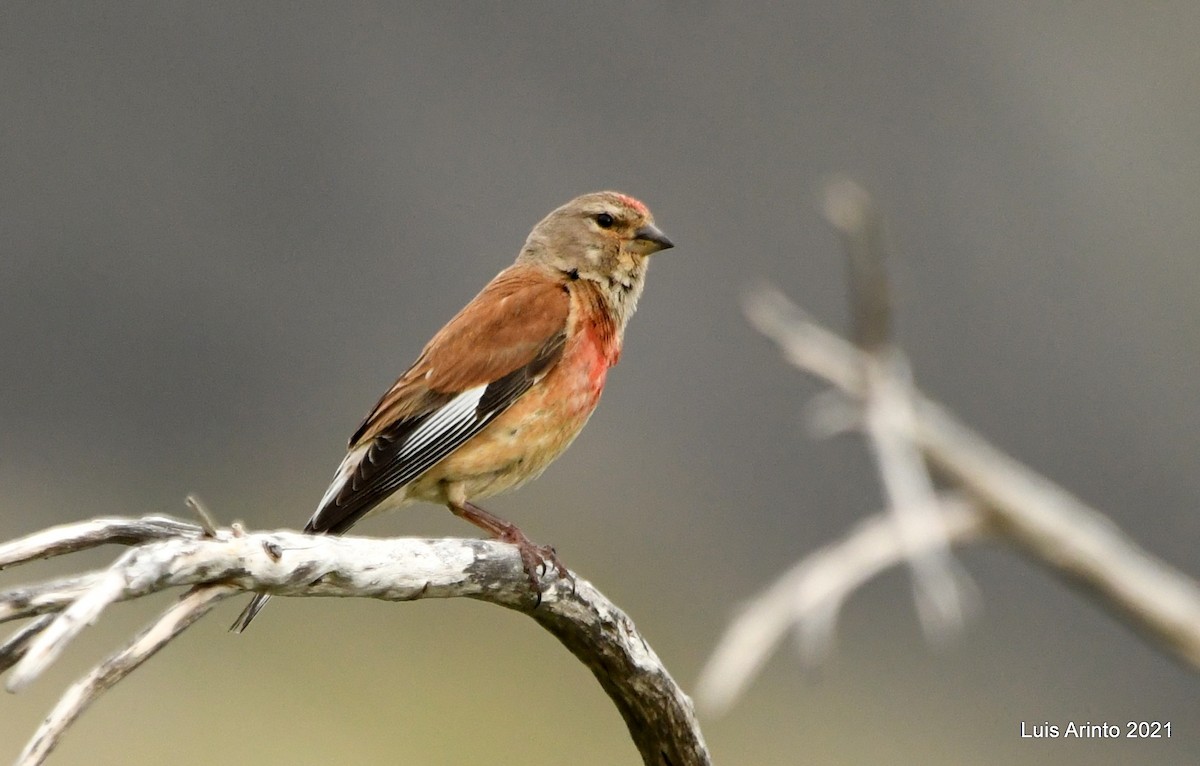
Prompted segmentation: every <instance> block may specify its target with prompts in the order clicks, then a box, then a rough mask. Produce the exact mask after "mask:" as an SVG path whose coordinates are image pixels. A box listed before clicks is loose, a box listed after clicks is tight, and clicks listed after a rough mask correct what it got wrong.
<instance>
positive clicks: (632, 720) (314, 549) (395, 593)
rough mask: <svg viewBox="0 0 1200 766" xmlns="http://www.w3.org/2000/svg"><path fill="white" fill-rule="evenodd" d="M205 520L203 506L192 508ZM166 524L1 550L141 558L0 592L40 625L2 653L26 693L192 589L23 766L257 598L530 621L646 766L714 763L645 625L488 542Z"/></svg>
mask: <svg viewBox="0 0 1200 766" xmlns="http://www.w3.org/2000/svg"><path fill="white" fill-rule="evenodd" d="M194 507H196V508H197V510H200V509H202V506H194ZM201 518H202V520H203V521H204V523H203V524H202V525H199V526H197V525H191V524H186V523H184V522H179V521H176V520H173V519H166V518H162V517H146V518H144V519H96V520H92V521H87V522H81V523H78V524H70V525H65V526H61V527H56V528H52V529H47V530H44V531H41V532H38V533H35V534H32V535H29V536H27V537H24V538H21V539H18V540H14V541H11V542H8V543H4V544H0V569H3V568H5V567H10V566H15V565H19V564H23V563H27V562H30V561H34V560H37V559H41V558H47V557H50V556H59V555H64V554H70V553H74V552H78V551H82V550H86V549H88V548H92V547H96V546H99V545H103V544H106V543H121V544H126V545H132V546H134V547H132V548H131V549H130V550H129V551H127V552H126V553H125V554H123V555H122V556H120V557H119V558H118V559H117V561H116V562H115V563H113V564H112V565H111V566H110V567H109V568H107V569H106V570H103V571H99V572H92V573H87V574H84V575H81V576H72V577H67V578H61V579H58V580H54V581H51V582H47V583H40V584H35V585H21V586H17V587H14V588H10V589H8V590H6V591H3V592H0V622H3V621H8V620H15V619H21V618H34V619H33V620H32V621H31V622H30V623H28V624H27V625H25V626H24V627H22V628H21V629H19V630H18V631H17V632H16V633H14V634H13V635H12V636H11V637H10V638H9V639H8V640H6V641H5V642H4V643H3V644H0V671H3V670H9V677H8V680H7V688H8V689H9V691H18V690H20V689H21V688H23V687H25V686H26V685H28V684H29V683H30V682H32V681H33V680H34V679H35V678H37V677H38V676H39V675H40V674H42V673H43V672H44V671H45V670H46V668H47V667H49V666H50V665H51V663H53V662H54V661H55V659H57V658H58V657H59V655H60V654H61V653H62V651H63V650H64V649H65V648H66V646H67V644H68V643H69V642H70V641H71V640H72V639H74V638H75V637H76V636H77V635H78V634H79V633H80V632H81V631H82V630H83V628H85V627H87V626H88V625H91V624H94V623H95V622H96V621H97V620H98V619H99V617H100V616H101V614H102V613H103V612H104V610H105V609H106V608H107V607H108V606H109V605H111V604H112V603H114V602H116V601H123V600H128V599H136V598H141V597H144V596H148V595H151V594H153V593H156V592H159V591H162V590H165V589H168V588H173V587H178V586H187V585H190V586H193V587H192V588H191V589H190V590H189V591H188V592H187V593H186V594H185V595H184V596H183V597H182V598H181V599H180V600H178V601H177V602H176V603H175V604H173V605H172V606H171V607H170V608H168V609H167V610H166V611H165V612H164V613H163V614H162V615H161V616H160V617H159V618H158V620H156V621H155V622H154V623H152V624H151V625H149V626H148V627H147V628H146V629H145V630H144V631H142V632H141V633H140V634H139V635H137V636H136V637H135V638H133V639H132V640H131V641H130V642H129V643H128V644H127V645H126V646H124V647H123V648H122V649H121V650H119V651H118V652H116V653H114V654H112V655H111V656H109V657H108V658H107V659H105V660H104V661H102V662H101V663H100V664H98V665H97V666H96V667H95V668H93V669H92V670H91V671H90V672H89V673H87V674H86V675H85V676H84V677H83V678H82V679H80V680H79V681H78V682H76V683H75V684H74V685H72V686H71V687H70V688H69V689H68V690H67V692H66V693H65V694H64V695H63V696H62V698H61V699H60V700H59V703H58V704H57V705H56V706H55V708H54V710H53V711H52V712H51V713H50V715H49V716H47V718H46V719H45V721H44V722H43V723H42V725H41V726H40V727H39V729H38V731H37V732H36V733H35V735H34V736H33V738H32V739H31V740H30V741H29V743H28V745H27V746H26V748H25V750H24V751H23V752H22V753H21V755H20V756H19V757H18V760H17V763H18V764H20V766H31V765H32V764H40V763H42V762H44V761H45V759H46V757H47V756H48V755H49V754H50V752H51V750H53V748H54V747H55V745H57V744H58V742H59V740H60V738H61V737H62V735H63V734H64V733H65V731H66V729H67V728H68V727H69V726H70V725H71V723H72V722H73V721H74V720H75V719H76V718H78V716H79V715H80V713H82V712H83V710H84V709H86V708H87V706H88V705H90V704H91V703H92V702H93V701H95V699H96V698H97V697H99V696H100V695H101V694H102V693H103V692H104V691H105V690H106V689H108V688H109V687H111V686H112V685H114V684H115V683H117V682H118V681H120V680H121V679H122V678H124V677H125V676H127V675H128V674H129V673H130V672H132V671H133V670H134V669H136V668H137V667H138V666H139V665H141V664H142V663H143V662H144V661H145V660H147V659H149V658H150V657H151V656H152V655H153V654H154V653H155V652H157V651H158V650H159V649H161V648H162V647H163V646H165V645H166V644H167V643H168V642H170V641H171V640H172V639H174V638H175V637H176V636H178V635H179V634H180V633H182V632H183V630H185V629H186V628H187V627H188V626H189V625H191V624H192V623H193V622H195V621H196V620H198V619H199V618H200V617H202V616H204V615H205V614H206V613H207V612H208V611H209V610H210V609H211V608H212V607H213V606H214V605H215V604H216V603H217V602H218V601H220V600H222V599H224V598H227V597H229V596H232V595H236V594H238V593H240V592H242V591H245V590H261V591H264V592H269V593H272V594H276V595H284V596H347V597H349V596H359V597H370V598H377V599H382V600H385V601H410V600H417V599H422V598H460V597H465V598H473V599H478V600H481V601H487V602H489V603H493V604H496V605H499V606H504V607H507V608H509V609H514V610H517V611H521V612H524V613H526V614H528V615H529V616H531V617H532V618H533V619H534V620H535V621H536V622H538V623H539V624H540V625H542V626H543V627H544V628H545V629H546V630H548V631H549V632H550V633H552V634H553V635H554V636H555V637H557V638H558V639H559V641H561V642H562V643H563V645H564V646H566V647H567V648H568V649H569V650H570V651H571V652H572V653H573V654H574V655H575V656H576V657H577V658H578V659H579V660H580V661H581V662H582V663H583V664H584V665H585V666H587V667H588V669H590V670H591V671H592V672H593V674H594V675H595V676H596V678H597V680H599V681H600V684H601V686H602V687H603V688H604V690H605V691H606V692H607V693H608V695H609V697H610V698H611V699H612V701H613V703H614V704H615V705H616V707H617V709H618V710H619V711H620V713H621V716H622V717H623V718H624V719H625V722H626V724H627V725H628V727H629V732H630V736H631V737H632V738H633V740H634V743H635V745H636V746H637V748H638V751H639V752H640V753H641V755H642V760H643V762H644V763H646V764H648V765H652V766H668V765H669V764H674V765H675V766H680V765H695V766H704V765H705V764H708V763H709V762H710V759H709V755H708V751H707V749H706V746H705V744H704V739H703V737H702V735H701V733H700V728H699V725H698V724H697V722H696V719H695V716H694V714H693V711H692V704H691V701H690V700H689V699H688V697H687V696H686V695H685V694H684V693H683V692H682V690H680V688H679V687H678V686H677V685H676V684H675V682H674V680H673V679H672V678H671V675H670V674H669V673H668V672H667V670H666V668H665V667H664V666H663V664H662V662H661V661H660V660H659V659H658V656H657V655H656V654H655V653H654V650H653V649H651V648H650V645H649V644H648V643H646V641H645V640H644V639H643V638H642V637H641V635H640V634H639V633H638V631H637V629H636V628H635V626H634V624H633V622H632V621H631V620H630V619H629V618H628V617H627V616H626V615H625V614H624V613H623V612H622V611H621V610H620V609H618V608H617V607H616V606H615V605H613V604H612V603H611V602H610V601H609V600H608V599H607V598H605V597H604V595H603V594H601V593H600V592H599V591H598V590H596V589H595V588H594V587H593V586H592V585H591V584H590V583H588V582H587V581H586V580H582V579H579V578H574V579H573V580H571V579H567V578H564V579H558V578H556V577H554V576H553V575H547V574H544V575H543V578H542V583H541V586H542V594H541V603H540V605H538V606H536V607H535V606H534V605H535V603H537V594H536V593H534V592H533V591H532V587H531V585H530V583H529V579H528V576H527V575H526V574H525V573H524V569H523V566H522V564H521V560H520V556H519V554H517V552H516V549H515V548H514V547H513V546H511V545H507V544H504V543H498V542H493V541H488V540H461V539H438V540H423V539H415V538H398V539H388V540H373V539H372V540H368V539H362V538H345V537H343V538H333V537H319V536H312V535H304V534H299V533H295V532H286V531H277V532H269V533H247V532H244V531H242V530H241V529H240V528H237V527H235V528H232V529H219V528H215V527H214V526H213V525H212V523H211V519H210V518H209V517H208V516H207V514H204V513H202V514H201Z"/></svg>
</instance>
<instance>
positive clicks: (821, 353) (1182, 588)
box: [700, 289, 1200, 709]
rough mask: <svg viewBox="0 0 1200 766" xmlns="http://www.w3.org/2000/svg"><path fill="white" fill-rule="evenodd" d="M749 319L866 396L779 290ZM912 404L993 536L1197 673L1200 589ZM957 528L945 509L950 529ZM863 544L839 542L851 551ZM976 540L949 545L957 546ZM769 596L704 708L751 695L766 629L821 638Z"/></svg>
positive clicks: (843, 361)
mask: <svg viewBox="0 0 1200 766" xmlns="http://www.w3.org/2000/svg"><path fill="white" fill-rule="evenodd" d="M746 314H747V316H748V317H749V319H750V321H751V323H752V324H754V326H755V327H757V328H758V329H759V331H761V332H762V333H763V334H765V335H767V336H768V337H769V338H771V339H773V340H774V341H775V342H776V343H777V344H778V345H779V347H780V350H781V351H782V352H783V354H784V357H785V358H786V359H787V360H788V361H789V362H791V363H792V364H793V365H794V366H795V367H797V368H799V369H801V370H804V371H806V372H809V373H811V374H814V375H816V376H818V377H821V378H824V379H825V380H827V381H828V382H830V383H832V384H833V385H834V386H836V387H837V388H838V389H839V390H840V391H841V392H842V393H843V394H845V395H847V396H850V397H852V398H855V399H859V400H861V399H862V398H863V396H864V395H865V393H866V383H865V381H864V375H863V372H862V371H863V352H862V351H861V350H860V349H858V348H856V347H855V346H854V345H852V344H850V343H848V342H847V341H845V340H843V339H842V338H840V337H838V335H837V334H836V333H834V332H833V331H831V330H829V329H827V328H825V327H822V326H821V325H819V324H818V323H816V322H815V321H813V320H812V319H811V318H810V317H809V316H808V315H807V314H806V313H805V312H804V311H802V310H801V309H799V308H798V307H796V306H795V305H794V304H792V303H791V302H790V301H788V300H787V298H786V297H784V296H783V295H782V294H781V293H779V292H778V291H776V290H770V289H763V290H762V291H760V292H759V293H758V294H757V295H756V296H753V297H752V298H751V299H750V300H749V301H748V302H747V305H746ZM913 396H914V399H913V402H914V405H913V413H914V417H913V420H912V422H911V426H910V427H911V429H912V432H911V434H910V437H911V438H912V439H913V441H914V443H915V444H916V445H917V446H918V447H919V449H920V450H921V454H922V455H923V456H924V457H925V459H926V460H928V461H929V462H930V463H931V464H932V465H933V466H934V467H935V468H936V469H937V470H938V471H939V473H940V474H941V475H942V476H944V477H945V479H946V480H947V481H948V482H949V483H950V484H952V485H953V486H955V487H956V488H957V489H958V490H959V491H961V492H962V493H963V494H964V495H966V496H967V497H968V498H969V499H970V500H971V501H973V502H974V503H976V504H978V507H979V508H980V509H981V510H982V512H983V513H984V514H985V517H986V528H987V530H988V531H989V532H990V533H992V536H993V537H995V538H996V539H1001V540H1005V541H1007V542H1011V543H1013V544H1014V545H1015V546H1016V547H1017V548H1018V550H1021V551H1022V552H1024V553H1025V554H1026V555H1028V556H1029V557H1030V558H1031V559H1032V560H1034V561H1036V562H1038V563H1040V564H1043V565H1046V566H1048V567H1049V568H1050V569H1051V570H1052V571H1054V572H1056V573H1057V574H1059V575H1061V576H1063V577H1065V578H1066V579H1068V580H1070V581H1071V582H1073V583H1076V584H1077V585H1079V586H1081V588H1082V590H1083V591H1084V592H1085V593H1088V594H1090V595H1092V596H1093V597H1094V599H1095V601H1096V603H1097V604H1099V605H1100V606H1101V607H1102V608H1104V609H1106V610H1108V611H1110V612H1111V613H1113V614H1114V615H1116V616H1117V617H1119V618H1121V619H1122V620H1124V621H1125V622H1126V623H1127V624H1129V625H1130V626H1132V627H1133V628H1134V629H1135V630H1136V631H1138V632H1139V633H1140V634H1142V635H1143V636H1145V637H1146V638H1148V639H1149V640H1150V641H1151V643H1153V644H1155V645H1157V646H1159V647H1160V648H1162V649H1164V650H1166V652H1167V653H1168V655H1169V656H1172V657H1174V658H1175V659H1178V660H1180V661H1182V662H1184V663H1185V664H1187V665H1189V666H1190V667H1192V668H1193V669H1200V585H1197V583H1196V582H1195V581H1194V580H1192V579H1191V578H1189V577H1188V576H1186V575H1184V574H1183V573H1181V572H1179V571H1177V570H1175V569H1172V568H1171V567H1169V566H1168V565H1166V564H1165V563H1163V562H1162V561H1160V560H1159V559H1157V558H1155V557H1154V556H1153V555H1151V554H1150V553H1148V552H1147V551H1145V550H1143V549H1142V548H1141V547H1139V546H1138V545H1137V543H1135V542H1134V541H1133V540H1132V539H1131V538H1129V537H1128V536H1127V535H1126V534H1125V533H1123V532H1122V531H1121V530H1120V529H1119V528H1118V527H1117V526H1116V525H1115V524H1114V523H1113V522H1112V521H1111V520H1110V519H1109V518H1108V517H1106V516H1105V515H1104V514H1102V513H1100V512H1099V511H1097V510H1095V509H1093V508H1091V507H1090V506H1088V505H1087V504H1085V503H1083V502H1082V501H1081V500H1079V499H1078V498H1076V497H1075V496H1073V495H1072V494H1071V493H1069V492H1067V491H1066V490H1065V489H1063V488H1062V487H1059V486H1058V485H1056V484H1054V483H1053V482H1051V481H1050V480H1049V479H1047V478H1045V477H1044V476H1041V475H1040V474H1038V473H1037V472H1035V471H1033V470H1032V469H1030V468H1028V467H1026V466H1024V465H1022V464H1021V463H1020V462H1018V461H1016V460H1014V459H1013V458H1011V457H1009V456H1008V455H1006V454H1004V453H1003V452H1001V451H1000V450H998V449H996V448H995V447H993V446H992V445H991V444H989V443H988V442H987V441H986V440H985V439H983V438H982V437H981V436H979V435H978V434H976V433H975V432H973V431H972V430H971V429H969V428H967V427H966V426H965V425H963V424H962V423H961V422H959V421H958V420H957V419H956V418H955V417H954V416H953V415H951V414H950V413H949V411H947V410H946V409H945V408H943V407H941V406H940V405H938V404H936V403H934V402H932V401H930V400H929V399H927V398H925V397H924V396H923V395H922V394H921V393H920V392H919V391H916V390H915V389H914V391H913ZM952 518H953V517H952V516H948V515H945V513H944V509H943V519H944V520H947V521H948V520H950V519H952ZM949 529H950V530H951V532H952V533H953V528H952V527H949ZM856 536H857V535H852V536H851V537H850V538H849V539H847V540H846V541H844V543H845V544H849V545H851V547H852V548H853V545H854V542H853V540H854V538H855V537H856ZM971 539H974V538H973V537H972V536H970V535H968V536H966V537H962V538H959V537H957V536H955V535H954V534H952V535H951V541H952V542H955V543H962V542H967V541H969V540H971ZM833 550H837V549H836V548H834V549H833ZM823 555H827V554H823ZM897 560H898V559H893V560H892V561H888V562H885V563H883V564H881V565H880V566H887V565H890V564H891V563H894V561H897ZM867 563H869V562H867V561H866V560H862V559H860V560H859V561H858V562H857V564H855V561H854V557H849V558H848V559H847V563H846V566H847V567H853V566H855V565H857V566H859V567H862V568H863V569H862V571H860V572H859V575H858V576H859V577H860V578H861V579H866V577H869V576H870V575H871V574H874V572H875V571H876V569H873V568H871V567H868V566H867ZM804 565H805V562H801V564H800V566H801V567H803V566H804ZM784 579H787V576H785V578H784ZM848 579H849V578H847V581H848ZM788 587H789V586H788V585H787V584H785V582H784V580H780V581H779V583H778V584H777V586H773V588H772V590H771V591H770V594H774V593H785V592H786V589H787V588H788ZM792 587H794V585H793V586H792ZM770 594H768V595H766V596H763V597H762V598H761V599H759V600H756V602H755V606H756V611H755V612H754V613H747V614H744V615H743V616H742V617H740V618H739V619H738V620H736V621H735V622H734V623H733V624H732V625H731V626H730V628H729V629H728V630H727V632H726V637H725V638H723V639H722V643H721V647H722V649H720V650H719V651H720V653H721V656H720V657H714V659H713V660H711V661H710V662H709V665H708V669H707V670H706V672H705V674H704V677H703V679H702V681H701V684H700V687H701V689H702V693H701V694H700V699H701V701H702V702H703V703H704V704H705V705H706V706H711V707H712V708H713V709H721V708H724V707H726V706H727V705H728V704H729V703H730V702H732V700H733V698H734V697H735V696H736V694H737V693H738V692H739V691H740V690H741V689H742V688H744V685H745V684H746V683H747V681H748V680H749V677H750V675H751V674H752V673H753V672H754V671H755V669H756V668H757V667H758V666H759V665H760V664H761V662H762V661H764V660H765V655H764V654H763V653H764V652H767V653H769V652H770V650H771V648H772V647H773V646H774V645H775V642H776V640H777V639H776V638H771V639H770V640H769V641H768V640H767V639H768V638H769V637H770V631H771V630H779V628H778V623H777V622H776V621H777V620H778V619H779V616H780V615H785V614H789V615H792V616H797V615H798V616H797V619H800V620H801V622H800V623H793V622H792V621H791V618H790V617H789V618H788V620H787V621H786V622H784V627H785V628H786V627H787V626H790V625H793V624H794V625H795V626H796V627H797V629H799V630H800V631H801V632H802V633H803V632H804V631H814V630H815V631H817V632H820V630H821V627H820V620H828V619H829V615H821V614H819V613H817V614H816V615H815V616H816V618H817V622H814V618H813V615H814V612H811V611H810V612H803V613H799V612H787V611H779V612H777V613H776V614H774V615H772V618H771V620H767V619H765V618H764V615H765V614H766V612H767V611H768V607H769V606H770V605H776V608H779V609H781V610H782V607H780V606H778V605H779V604H782V603H783V599H782V596H780V597H778V598H772V597H771V595H770ZM729 646H738V647H740V649H739V651H745V652H747V654H746V655H745V656H744V657H741V658H739V661H737V662H733V661H731V660H730V657H731V654H732V650H730V649H727V648H725V647H729Z"/></svg>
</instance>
